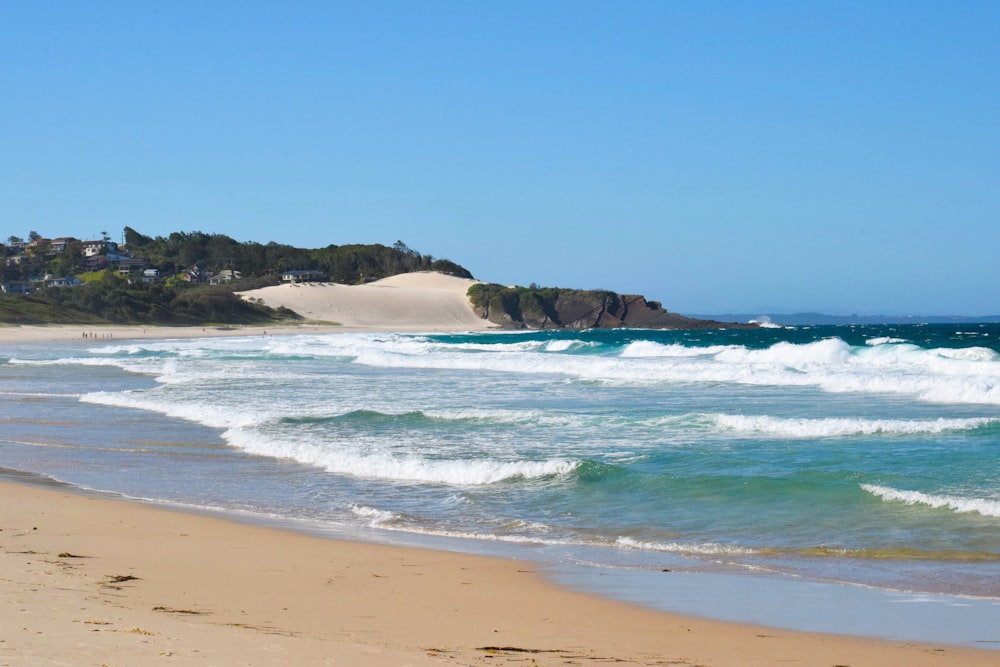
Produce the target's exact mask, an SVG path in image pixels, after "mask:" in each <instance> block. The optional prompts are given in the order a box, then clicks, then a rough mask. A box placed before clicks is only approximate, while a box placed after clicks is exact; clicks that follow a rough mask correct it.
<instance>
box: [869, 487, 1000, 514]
mask: <svg viewBox="0 0 1000 667" xmlns="http://www.w3.org/2000/svg"><path fill="white" fill-rule="evenodd" d="M861 488H862V489H864V490H865V491H867V492H868V493H871V494H872V495H875V496H878V497H880V498H882V500H885V501H887V502H902V503H906V504H907V505H925V506H927V507H933V508H935V509H950V510H952V511H954V512H956V513H965V512H977V513H979V514H982V515H983V516H988V517H1000V500H990V499H987V498H965V497H962V496H946V495H932V494H928V493H921V492H920V491H904V490H900V489H894V488H892V487H890V486H878V485H875V484H862V485H861Z"/></svg>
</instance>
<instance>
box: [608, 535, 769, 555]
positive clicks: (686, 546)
mask: <svg viewBox="0 0 1000 667" xmlns="http://www.w3.org/2000/svg"><path fill="white" fill-rule="evenodd" d="M615 544H616V546H618V547H620V548H622V549H636V550H639V551H663V552H666V553H674V554H688V555H698V556H749V555H752V554H755V553H757V552H756V551H755V550H754V549H749V548H747V547H739V546H734V545H729V544H715V543H712V542H706V543H691V542H651V541H644V540H637V539H635V538H632V537H619V538H618V540H617V541H616V542H615Z"/></svg>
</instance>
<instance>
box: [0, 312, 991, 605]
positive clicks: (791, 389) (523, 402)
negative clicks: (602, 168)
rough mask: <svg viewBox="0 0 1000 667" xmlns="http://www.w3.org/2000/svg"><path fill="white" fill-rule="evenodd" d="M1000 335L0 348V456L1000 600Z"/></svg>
mask: <svg viewBox="0 0 1000 667" xmlns="http://www.w3.org/2000/svg"><path fill="white" fill-rule="evenodd" d="M998 346H1000V325H982V324H968V325H957V326H956V325H933V326H913V325H906V326H891V327H890V326H882V327H872V326H869V327H813V328H795V329H783V328H767V329H760V330H753V331H695V332H650V331H636V330H615V331H593V332H541V333H539V332H534V333H485V334H484V333H476V334H448V335H438V334H435V335H415V334H378V335H376V334H365V335H361V334H337V335H327V336H317V335H301V336H284V337H277V336H275V337H265V336H259V337H237V338H213V339H197V340H161V341H115V342H111V341H86V342H85V341H79V342H77V341H74V342H70V343H49V344H34V345H19V346H12V345H7V346H2V347H0V428H2V432H0V467H3V468H7V469H13V470H20V471H28V472H33V473H38V474H42V475H46V476H48V477H52V478H54V479H58V480H62V481H64V482H67V483H70V484H75V485H79V486H81V487H86V488H90V489H99V490H103V491H111V492H115V493H121V494H125V495H127V496H131V497H136V498H144V499H151V500H156V501H161V502H169V503H176V504H183V505H186V506H196V507H205V508H214V509H219V510H222V511H226V512H239V513H241V514H245V515H250V516H257V517H263V518H267V519H268V520H271V521H278V522H282V521H286V522H294V523H296V525H310V526H316V527H320V528H323V527H330V528H335V529H337V530H347V531H350V530H354V529H357V530H366V531H370V530H371V529H375V531H376V533H379V534H383V535H387V536H394V535H416V536H442V537H448V538H451V539H457V540H458V541H459V543H460V544H461V543H464V544H467V545H469V547H470V550H477V551H483V550H486V551H490V549H491V546H490V545H495V549H501V548H503V549H507V548H510V547H511V545H514V546H519V547H523V548H526V549H531V550H533V553H545V554H548V555H550V556H552V557H553V558H554V559H557V560H561V561H566V562H587V563H592V564H596V565H598V566H602V565H605V566H608V567H634V568H638V569H644V570H649V571H656V570H659V569H667V568H669V569H671V570H673V571H683V570H687V571H690V572H705V571H710V572H723V573H735V574H739V573H747V572H752V573H759V572H768V573H774V574H777V575H779V576H787V577H795V578H805V579H808V580H812V581H816V582H846V583H853V584H864V585H871V586H876V587H880V588H886V589H892V590H903V591H923V592H928V593H947V594H959V595H970V596H981V597H987V598H1000V354H998V350H1000V347H998Z"/></svg>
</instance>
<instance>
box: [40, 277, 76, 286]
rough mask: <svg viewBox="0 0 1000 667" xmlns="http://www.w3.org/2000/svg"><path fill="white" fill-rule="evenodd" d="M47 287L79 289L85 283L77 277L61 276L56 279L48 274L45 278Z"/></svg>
mask: <svg viewBox="0 0 1000 667" xmlns="http://www.w3.org/2000/svg"><path fill="white" fill-rule="evenodd" d="M42 280H44V281H45V286H46V287H79V286H80V285H82V284H83V281H82V280H80V279H79V278H77V277H76V276H60V277H56V276H53V275H52V274H46V275H45V278H43V279H42Z"/></svg>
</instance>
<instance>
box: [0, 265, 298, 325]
mask: <svg viewBox="0 0 1000 667" xmlns="http://www.w3.org/2000/svg"><path fill="white" fill-rule="evenodd" d="M289 319H298V316H297V315H295V313H293V312H291V311H289V310H286V309H279V310H273V309H271V308H267V307H264V306H261V305H258V304H253V303H249V302H247V301H244V300H243V299H241V298H240V297H238V296H237V295H236V294H234V293H233V290H232V289H231V288H229V287H226V286H222V285H218V286H216V285H211V286H210V285H200V286H194V287H171V286H167V285H165V284H163V283H153V284H147V283H143V282H137V283H129V282H128V281H127V280H125V279H124V278H120V277H118V276H116V275H114V274H112V273H110V272H109V273H107V274H106V275H105V276H104V277H103V278H102V279H101V280H99V281H95V282H91V283H88V284H86V285H83V286H80V287H51V288H48V289H43V290H38V291H36V292H33V293H32V294H30V295H26V296H13V295H12V296H5V297H3V298H0V322H6V323H11V324H32V323H34V324H38V323H60V324H76V323H83V324H101V323H105V324H108V323H111V324H126V323H136V324H164V325H204V324H209V323H212V324H260V323H268V322H274V321H277V320H289Z"/></svg>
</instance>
